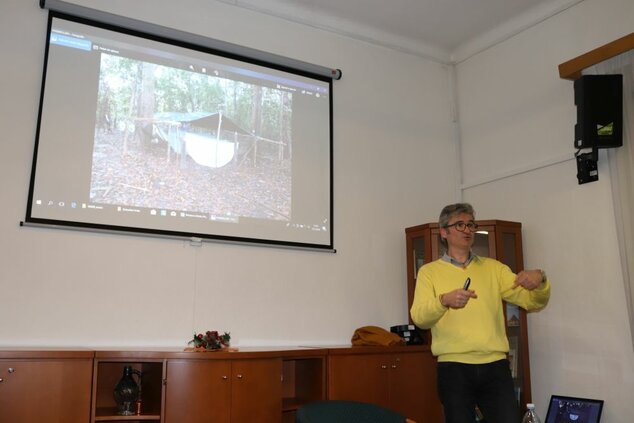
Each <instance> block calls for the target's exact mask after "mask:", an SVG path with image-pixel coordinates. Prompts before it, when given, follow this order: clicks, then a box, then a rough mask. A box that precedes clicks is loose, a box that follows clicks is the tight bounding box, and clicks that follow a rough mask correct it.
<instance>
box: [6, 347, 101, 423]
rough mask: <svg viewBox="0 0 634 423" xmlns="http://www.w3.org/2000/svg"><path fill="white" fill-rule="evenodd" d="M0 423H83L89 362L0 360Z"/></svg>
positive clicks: (87, 413)
mask: <svg viewBox="0 0 634 423" xmlns="http://www.w3.org/2000/svg"><path fill="white" fill-rule="evenodd" d="M0 380H1V381H0V422H7V423H9V422H10V423H33V422H39V421H46V422H49V423H86V422H87V421H89V420H90V391H91V383H92V360H90V359H73V360H36V361H32V360H0Z"/></svg>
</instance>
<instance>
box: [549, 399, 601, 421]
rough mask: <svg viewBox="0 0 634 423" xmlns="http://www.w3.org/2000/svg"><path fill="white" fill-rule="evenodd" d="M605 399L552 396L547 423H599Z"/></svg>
mask: <svg viewBox="0 0 634 423" xmlns="http://www.w3.org/2000/svg"><path fill="white" fill-rule="evenodd" d="M602 410H603V400H596V399H588V398H575V397H565V396H563V395H553V396H551V397H550V404H548V412H547V413H546V421H545V423H599V422H600V420H601V411H602Z"/></svg>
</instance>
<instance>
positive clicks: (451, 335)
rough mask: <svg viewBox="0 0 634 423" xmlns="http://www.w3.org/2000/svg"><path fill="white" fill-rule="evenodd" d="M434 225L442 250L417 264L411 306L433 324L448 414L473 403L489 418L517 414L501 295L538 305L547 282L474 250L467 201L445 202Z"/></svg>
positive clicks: (466, 420) (471, 415)
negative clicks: (430, 259)
mask: <svg viewBox="0 0 634 423" xmlns="http://www.w3.org/2000/svg"><path fill="white" fill-rule="evenodd" d="M439 226H440V237H441V242H443V244H444V245H445V246H446V247H447V252H446V253H445V255H444V256H443V257H442V258H440V259H438V260H436V261H433V262H431V263H428V264H426V265H424V266H423V267H421V268H420V270H419V272H418V277H417V282H416V292H415V294H414V301H413V304H412V309H411V310H410V312H411V316H412V320H413V321H414V323H416V325H417V326H419V327H421V328H424V329H429V328H431V333H432V346H431V349H432V353H433V354H434V355H435V356H437V357H438V394H439V397H440V400H441V402H442V404H443V409H444V412H445V422H446V423H473V422H474V421H475V407H476V406H478V408H479V409H480V411H481V412H482V414H483V415H484V418H485V419H486V421H487V423H516V422H519V420H520V416H519V407H518V404H517V400H516V399H515V394H514V390H513V379H512V377H511V372H510V368H509V362H508V360H507V358H506V354H507V353H508V350H509V344H508V339H507V337H506V332H505V322H504V312H503V307H504V305H503V303H502V300H504V301H508V302H510V303H513V304H517V305H518V306H520V307H522V308H524V309H526V310H539V309H541V308H543V307H545V306H546V304H547V303H548V299H549V298H550V283H549V281H548V280H547V279H546V275H545V273H544V272H543V271H541V270H528V271H522V272H519V273H518V274H517V275H515V274H514V273H513V272H512V271H511V269H509V267H508V266H506V265H505V264H503V263H500V262H499V261H497V260H493V259H491V258H487V257H479V256H476V255H474V254H473V252H472V251H471V247H472V245H473V242H474V238H475V231H476V229H477V228H478V225H477V224H476V223H475V212H474V210H473V207H471V205H470V204H466V203H459V204H452V205H448V206H446V207H445V208H444V209H443V210H442V212H441V213H440V219H439ZM467 279H469V281H470V282H469V283H467Z"/></svg>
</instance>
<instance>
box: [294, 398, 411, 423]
mask: <svg viewBox="0 0 634 423" xmlns="http://www.w3.org/2000/svg"><path fill="white" fill-rule="evenodd" d="M406 421H409V422H411V420H407V419H406V418H405V416H403V415H401V414H399V413H397V412H396V411H392V410H388V409H387V408H383V407H381V406H378V405H375V404H369V403H365V402H357V401H340V400H327V401H316V402H311V403H309V404H306V405H304V406H302V407H301V408H300V409H299V410H297V415H296V418H295V422H296V423H405V422H406Z"/></svg>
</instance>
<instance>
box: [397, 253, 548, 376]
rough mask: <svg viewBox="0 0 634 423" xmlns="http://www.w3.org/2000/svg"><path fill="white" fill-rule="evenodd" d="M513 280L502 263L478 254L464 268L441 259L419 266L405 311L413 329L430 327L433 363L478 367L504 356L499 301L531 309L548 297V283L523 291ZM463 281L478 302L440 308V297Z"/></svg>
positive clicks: (542, 303)
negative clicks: (457, 307) (410, 306)
mask: <svg viewBox="0 0 634 423" xmlns="http://www.w3.org/2000/svg"><path fill="white" fill-rule="evenodd" d="M515 276H516V275H515V274H514V273H513V272H512V271H511V269H509V267H508V266H506V265H505V264H503V263H500V262H499V261H497V260H494V259H491V258H487V257H479V256H477V257H475V258H474V259H473V260H472V261H471V262H470V263H469V265H468V266H467V267H466V268H464V269H463V268H461V267H458V266H455V265H453V264H451V263H449V262H447V261H444V260H442V259H440V260H436V261H433V262H431V263H428V264H426V265H424V266H423V267H421V268H420V270H419V271H418V277H417V281H416V291H415V294H414V301H413V304H412V308H411V310H410V313H411V316H412V320H413V321H414V323H416V325H417V326H418V327H420V328H423V329H429V328H431V333H432V347H431V350H432V353H433V354H434V355H435V356H438V361H441V362H442V361H455V362H460V363H469V364H483V363H491V362H493V361H497V360H501V359H503V358H505V357H506V353H507V352H508V350H509V343H508V339H507V338H506V331H505V325H504V323H505V322H504V313H503V307H504V306H503V303H502V300H504V301H508V302H510V303H513V304H517V305H518V306H520V307H522V308H524V309H526V310H528V311H534V310H539V309H541V308H543V307H545V306H546V304H547V303H548V299H549V298H550V282H549V281H548V280H547V281H545V282H544V283H543V284H542V285H541V286H539V287H538V288H536V289H534V290H532V291H529V290H527V289H525V288H523V287H521V286H518V287H517V288H515V289H513V283H514V281H515ZM468 277H469V278H471V286H470V287H469V289H471V290H474V291H475V293H476V294H477V295H478V298H471V299H470V300H469V302H468V303H467V305H466V306H465V307H464V308H462V309H451V308H445V307H443V306H442V304H441V303H440V300H439V298H438V297H439V296H440V294H444V293H447V292H449V291H453V290H454V289H456V288H462V286H463V285H464V282H465V280H466V279H467V278H468Z"/></svg>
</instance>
